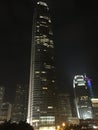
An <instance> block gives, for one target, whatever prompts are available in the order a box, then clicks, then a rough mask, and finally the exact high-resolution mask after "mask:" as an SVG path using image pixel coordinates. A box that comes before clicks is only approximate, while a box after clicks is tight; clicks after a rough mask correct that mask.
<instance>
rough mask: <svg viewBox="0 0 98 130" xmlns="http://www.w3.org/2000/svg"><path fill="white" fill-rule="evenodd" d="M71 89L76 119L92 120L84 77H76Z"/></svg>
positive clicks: (89, 96) (88, 92) (89, 97)
mask: <svg viewBox="0 0 98 130" xmlns="http://www.w3.org/2000/svg"><path fill="white" fill-rule="evenodd" d="M73 88H74V96H75V106H76V111H77V117H78V118H79V119H92V118H93V110H92V104H91V95H90V91H89V87H88V86H87V79H86V78H85V76H83V75H76V76H75V77H74V80H73Z"/></svg>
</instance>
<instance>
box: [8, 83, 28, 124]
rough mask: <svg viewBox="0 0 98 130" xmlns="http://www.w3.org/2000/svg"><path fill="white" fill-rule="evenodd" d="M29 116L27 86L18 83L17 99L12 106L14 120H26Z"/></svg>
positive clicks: (12, 118)
mask: <svg viewBox="0 0 98 130" xmlns="http://www.w3.org/2000/svg"><path fill="white" fill-rule="evenodd" d="M26 117H27V86H25V85H21V84H17V86H16V94H15V100H14V103H13V106H12V116H11V120H12V122H16V123H19V122H20V121H26Z"/></svg>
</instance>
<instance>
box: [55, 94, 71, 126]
mask: <svg viewBox="0 0 98 130" xmlns="http://www.w3.org/2000/svg"><path fill="white" fill-rule="evenodd" d="M57 99H58V100H57V101H58V105H57V106H58V107H57V110H58V111H57V120H56V121H57V124H58V125H62V123H63V122H69V119H71V118H72V110H71V97H70V95H69V94H68V93H65V92H58V96H57Z"/></svg>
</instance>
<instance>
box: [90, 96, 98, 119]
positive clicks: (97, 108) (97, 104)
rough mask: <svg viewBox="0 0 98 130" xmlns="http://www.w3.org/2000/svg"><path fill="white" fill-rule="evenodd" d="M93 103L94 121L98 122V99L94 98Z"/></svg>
mask: <svg viewBox="0 0 98 130" xmlns="http://www.w3.org/2000/svg"><path fill="white" fill-rule="evenodd" d="M91 102H92V107H93V113H94V119H97V120H98V98H92V99H91Z"/></svg>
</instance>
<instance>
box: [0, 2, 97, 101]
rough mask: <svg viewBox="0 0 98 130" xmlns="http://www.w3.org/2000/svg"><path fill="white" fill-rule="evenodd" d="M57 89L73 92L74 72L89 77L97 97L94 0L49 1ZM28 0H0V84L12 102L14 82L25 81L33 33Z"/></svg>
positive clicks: (95, 13)
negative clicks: (0, 0)
mask: <svg viewBox="0 0 98 130" xmlns="http://www.w3.org/2000/svg"><path fill="white" fill-rule="evenodd" d="M48 4H49V7H50V13H51V20H52V29H53V33H54V43H55V51H56V66H57V79H58V86H59V88H63V89H64V90H65V91H66V92H72V80H73V77H74V75H76V74H84V73H86V75H87V76H88V77H89V78H91V80H92V85H93V89H94V93H95V96H96V97H98V67H97V66H98V63H97V62H98V61H97V59H98V55H97V50H98V47H97V43H98V38H97V37H98V7H97V0H92V1H88V0H86V1H85V0H82V1H81V0H60V1H59V0H50V1H49V0H48ZM31 5H32V2H31V0H24V1H23V0H10V1H7V0H4V1H2V2H0V85H3V86H5V88H6V93H7V95H6V98H7V99H8V100H9V101H12V100H13V99H11V98H13V96H14V92H15V87H16V84H17V83H21V84H28V80H29V65H30V46H31V33H32V30H31V28H32V16H33V13H32V12H33V11H32V6H31Z"/></svg>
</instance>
